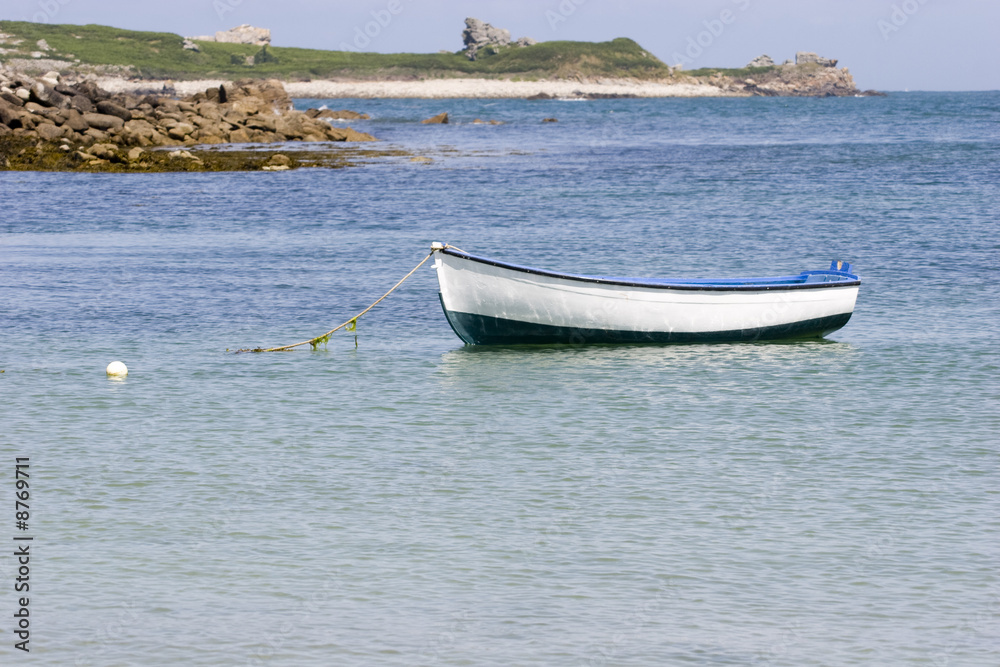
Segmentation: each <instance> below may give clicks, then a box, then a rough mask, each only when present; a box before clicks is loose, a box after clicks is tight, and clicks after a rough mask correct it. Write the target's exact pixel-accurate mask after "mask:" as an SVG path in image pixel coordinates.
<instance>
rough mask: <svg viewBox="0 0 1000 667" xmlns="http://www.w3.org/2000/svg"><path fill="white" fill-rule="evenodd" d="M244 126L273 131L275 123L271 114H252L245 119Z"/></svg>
mask: <svg viewBox="0 0 1000 667" xmlns="http://www.w3.org/2000/svg"><path fill="white" fill-rule="evenodd" d="M246 126H247V127H249V128H250V129H252V130H263V131H265V132H274V130H275V124H274V117H273V116H254V117H253V118H249V119H248V120H247V123H246Z"/></svg>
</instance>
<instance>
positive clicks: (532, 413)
mask: <svg viewBox="0 0 1000 667" xmlns="http://www.w3.org/2000/svg"><path fill="white" fill-rule="evenodd" d="M327 103H328V104H329V106H330V107H332V108H342V107H347V108H352V109H358V110H362V111H367V112H368V113H370V114H372V116H373V120H371V121H368V122H360V123H353V124H352V125H353V126H354V127H356V128H357V129H361V130H364V131H369V132H372V133H373V134H375V135H376V136H379V137H380V138H382V139H384V140H385V141H386V142H388V143H389V144H391V145H394V146H400V147H403V148H406V149H407V150H409V151H411V152H412V153H414V154H417V155H426V156H430V157H431V158H432V159H433V162H432V163H431V164H429V165H425V164H417V163H411V162H409V161H408V159H406V158H401V159H400V158H394V159H387V160H382V161H376V163H375V164H370V165H367V166H364V167H359V168H353V169H344V170H336V171H320V170H311V171H310V170H304V171H295V172H287V173H269V174H265V173H261V174H212V175H201V174H191V175H186V174H157V175H82V174H80V175H78V174H42V173H9V172H7V173H0V192H2V195H3V201H4V206H3V209H4V211H5V213H4V215H3V218H2V219H0V316H2V320H0V321H2V325H0V369H2V370H4V371H5V372H4V373H3V374H0V399H2V401H0V405H2V407H0V424H2V429H0V453H2V460H3V461H4V465H6V466H8V467H9V468H8V470H6V471H3V473H2V475H0V479H2V480H3V481H2V482H0V483H2V484H3V485H4V489H3V491H2V493H3V494H4V497H5V498H7V499H8V507H9V508H10V509H9V515H8V516H7V517H6V518H3V520H2V521H0V526H2V528H0V539H2V540H5V541H7V543H8V545H10V544H14V543H13V542H12V541H10V540H11V538H12V537H13V536H14V535H15V533H19V531H17V530H16V529H15V528H14V516H13V514H14V513H13V507H12V503H13V493H14V488H13V459H14V457H16V456H22V457H23V456H27V457H30V462H31V474H32V477H31V484H32V486H31V493H32V495H31V530H30V531H29V534H31V535H33V536H34V538H35V539H34V542H33V543H32V550H33V551H32V554H33V561H32V565H31V567H32V571H31V576H32V580H31V599H30V609H31V630H32V635H31V645H30V646H31V649H32V650H31V656H30V657H31V662H32V663H33V664H45V665H135V664H143V665H177V664H190V665H230V664H232V665H257V664H265V665H317V666H318V665H375V664H378V665H515V664H516V665H588V666H589V665H678V664H681V665H682V664H690V665H702V664H711V665H748V664H749V665H788V666H799V665H897V664H898V665H936V666H942V665H949V666H951V665H983V666H987V665H989V666H992V665H996V664H998V661H1000V580H998V579H1000V578H998V576H997V571H998V566H1000V539H998V538H1000V496H998V490H1000V470H998V456H997V454H998V446H997V440H998V437H997V436H998V431H1000V414H998V407H1000V382H998V372H997V371H998V362H997V352H996V350H997V345H996V340H995V339H996V332H997V328H998V323H1000V317H998V316H1000V313H998V309H1000V287H998V284H1000V283H998V278H1000V270H998V269H1000V263H998V252H997V251H998V250H1000V233H998V220H1000V151H998V148H1000V145H998V144H1000V94H997V93H976V94H895V95H892V96H890V97H888V98H884V99H875V98H866V99H853V98H851V99H829V100H813V99H803V100H798V99H749V100H613V101H595V102H586V103H583V102H581V103H569V102H525V101H484V102H479V101H467V100H438V101H433V100H402V101H399V100H397V101H390V100H386V101H379V100H364V101H360V100H331V101H327ZM307 104H309V102H306V101H302V102H301V106H303V107H304V106H306V105H307ZM445 110H447V111H449V112H450V113H451V115H452V120H453V123H452V124H451V125H448V126H423V125H420V124H419V123H417V122H416V121H418V120H420V119H422V118H426V117H428V116H430V115H433V114H436V113H438V112H440V111H445ZM548 116H555V117H557V118H558V119H559V121H560V122H559V123H554V124H553V123H549V124H544V125H543V124H542V123H540V120H541V119H542V118H543V117H548ZM477 117H479V118H483V119H498V120H503V121H506V124H505V125H501V126H477V125H471V124H470V123H469V121H471V120H472V119H473V118H477ZM432 241H443V242H449V243H452V244H454V245H456V246H459V247H461V248H463V249H465V250H468V251H471V252H477V253H480V254H484V255H492V256H496V257H498V258H500V259H505V260H508V261H513V262H515V263H524V264H531V265H538V266H542V267H545V268H551V269H556V270H565V271H573V272H580V273H597V274H617V275H675V276H678V275H679V276H707V277H716V276H726V275H746V274H760V275H775V274H784V273H798V272H799V271H800V270H803V269H818V268H825V267H826V266H829V262H830V260H831V259H834V258H838V259H846V260H849V261H851V262H853V263H854V266H855V269H856V270H857V272H858V273H860V275H861V276H862V279H863V281H864V282H863V285H862V288H861V293H860V296H859V300H858V306H857V309H856V311H855V316H854V319H852V320H851V322H850V323H849V324H848V325H847V326H846V327H845V328H844V329H842V330H841V331H839V332H837V333H835V334H833V335H832V336H831V337H830V339H829V340H828V341H825V342H798V343H785V344H743V345H712V346H674V347H641V346H638V347H585V346H584V347H572V346H570V347H548V348H544V347H543V348H501V349H484V348H466V347H463V345H462V344H461V342H460V341H459V340H458V338H456V337H455V336H454V334H453V333H452V332H451V330H450V329H449V327H448V325H447V323H446V321H445V319H444V317H443V315H442V313H441V312H440V307H439V305H438V302H437V294H436V283H435V278H434V275H433V271H431V270H430V269H429V268H427V267H425V268H424V269H422V270H421V271H420V272H419V273H418V274H417V275H415V276H414V278H412V279H411V280H410V281H409V282H408V283H406V284H405V285H404V286H403V287H402V288H400V290H399V291H398V292H397V293H396V294H394V295H393V296H391V297H390V298H389V300H388V301H386V302H385V303H384V304H383V305H380V306H379V307H378V308H377V309H376V310H374V311H373V312H372V313H370V314H369V315H367V316H365V317H364V318H363V319H362V320H361V321H360V324H359V327H358V332H357V338H356V339H355V337H354V335H352V334H348V333H344V334H343V335H337V336H335V337H334V338H333V339H332V340H331V341H330V343H329V345H328V348H327V349H325V350H319V351H316V352H311V351H308V350H305V351H298V352H293V353H285V354H271V355H233V354H231V353H227V352H226V349H227V348H229V349H235V348H238V347H245V346H256V345H261V344H266V345H272V344H282V343H290V342H296V341H299V340H302V339H304V338H309V337H311V336H314V335H317V334H319V333H322V332H323V331H325V330H326V329H328V328H329V327H331V326H333V325H335V324H337V323H339V322H341V321H343V320H345V319H347V318H348V317H350V316H351V315H353V314H354V313H356V312H357V311H359V310H361V309H362V308H363V307H365V306H366V305H368V304H369V303H370V302H371V301H372V300H374V299H375V298H376V297H377V296H379V295H380V294H381V293H382V292H384V290H385V289H387V288H388V287H389V286H390V285H391V284H392V283H393V282H394V281H395V280H397V279H398V278H399V277H401V276H402V275H403V274H405V273H406V271H408V270H409V269H410V268H412V267H413V266H414V265H415V264H416V263H417V262H418V261H419V260H420V259H421V257H422V256H424V255H425V254H426V252H427V249H428V246H429V244H430V243H431V242H432ZM114 359H120V360H122V361H124V362H125V363H126V364H127V365H128V367H129V369H130V373H129V376H128V378H127V379H125V380H122V381H114V380H109V379H107V378H106V377H105V375H104V367H105V366H106V365H107V363H108V362H110V361H112V360H114ZM14 576H15V573H14V563H13V558H11V557H8V558H5V559H3V560H0V578H2V579H3V582H2V590H4V591H5V592H4V593H3V595H0V617H2V618H4V619H7V620H6V621H5V622H4V624H3V626H4V633H3V636H4V637H6V639H4V640H3V645H0V656H2V657H0V662H2V663H3V664H8V663H11V662H12V661H15V662H16V661H18V660H19V659H20V658H22V657H23V656H22V655H21V654H20V652H19V651H15V650H14V648H13V643H14V641H15V638H14V635H13V634H12V632H10V631H11V630H12V629H13V627H14V626H13V621H12V614H13V613H14V611H16V599H15V595H14V592H13V590H12V587H13V579H14Z"/></svg>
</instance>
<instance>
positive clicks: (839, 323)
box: [444, 309, 851, 345]
mask: <svg viewBox="0 0 1000 667" xmlns="http://www.w3.org/2000/svg"><path fill="white" fill-rule="evenodd" d="M444 314H445V316H446V317H447V318H448V323H449V324H451V328H452V329H453V330H454V331H455V333H456V334H458V337H459V338H461V339H462V340H463V341H465V342H466V343H468V344H469V345H552V344H560V343H561V344H569V345H586V344H590V343H595V344H596V343H632V344H636V343H658V344H665V343H737V342H752V341H761V340H783V339H788V338H822V337H823V336H825V335H827V334H829V333H832V332H834V331H836V330H837V329H840V328H841V327H843V326H844V325H845V324H847V321H848V320H850V319H851V313H843V314H841V315H830V316H828V317H819V318H816V319H812V320H803V321H801V322H791V323H788V324H778V325H774V326H767V327H758V328H755V329H734V330H731V331H705V332H690V331H615V330H606V329H579V328H576V327H557V326H552V325H549V324H534V323H531V322H520V321H518V320H506V319H502V318H498V317H489V316H487V315H473V314H471V313H460V312H455V311H449V310H448V309H445V311H444Z"/></svg>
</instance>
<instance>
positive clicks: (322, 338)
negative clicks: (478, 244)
mask: <svg viewBox="0 0 1000 667" xmlns="http://www.w3.org/2000/svg"><path fill="white" fill-rule="evenodd" d="M445 248H451V249H452V250H458V252H461V253H463V254H468V253H466V252H465V251H464V250H459V249H458V248H456V247H455V246H453V245H448V244H444V245H440V244H437V243H435V244H434V245H432V246H431V251H430V254H428V255H427V256H426V257H424V258H423V259H422V260H420V263H419V264H417V265H416V266H415V267H413V268H412V269H410V272H409V273H407V274H406V275H405V276H403V277H402V278H400V279H399V282H398V283H396V284H395V285H393V286H392V289H390V290H389V291H388V292H386V293H385V294H383V295H382V296H380V297H379V298H378V299H376V301H375V302H374V303H373V304H372V305H370V306H368V307H367V308H365V309H364V310H362V311H361V312H360V313H358V314H357V315H355V316H354V317H352V318H351V319H349V320H347V321H346V322H344V323H343V324H341V325H339V326H335V327H334V328H332V329H330V330H329V331H327V332H326V333H325V334H320V335H319V336H316V337H315V338H310V339H309V340H304V341H302V342H300V343H293V344H291V345H282V346H281V347H266V348H265V347H254V348H245V349H242V350H236V354H240V353H241V352H284V351H286V350H291V349H292V348H296V347H300V346H302V345H312V346H313V349H314V350H315V349H316V347H317V346H318V345H319V344H320V343H323V344H326V342H327V341H329V340H330V334H332V333H334V332H336V331H340V330H341V329H343V328H344V327H347V330H348V331H354V330H355V327H356V326H357V324H358V318H359V317H361V316H362V315H364V314H365V313H367V312H368V311H369V310H371V309H372V308H374V307H375V306H377V305H378V304H379V303H380V302H381V301H382V300H383V299H385V298H386V297H387V296H389V295H390V294H392V293H393V292H394V291H395V290H396V288H397V287H399V286H400V285H402V284H403V283H405V282H406V279H407V278H409V277H410V276H412V275H413V274H414V273H416V272H417V269H419V268H420V267H421V266H423V265H424V264H426V263H427V260H429V259H430V258H431V257H433V256H434V253H436V252H437V251H439V250H444V249H445Z"/></svg>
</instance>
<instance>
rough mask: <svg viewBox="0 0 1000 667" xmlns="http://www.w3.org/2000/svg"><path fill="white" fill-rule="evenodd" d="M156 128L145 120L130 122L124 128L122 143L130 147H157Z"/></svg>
mask: <svg viewBox="0 0 1000 667" xmlns="http://www.w3.org/2000/svg"><path fill="white" fill-rule="evenodd" d="M155 134H156V127H155V126H154V125H152V124H151V123H149V122H148V121H145V120H130V121H129V122H127V123H125V127H124V128H122V135H121V136H122V141H123V142H124V143H125V144H127V145H129V146H155V145H157V144H155V143H154V140H153V135H155Z"/></svg>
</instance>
